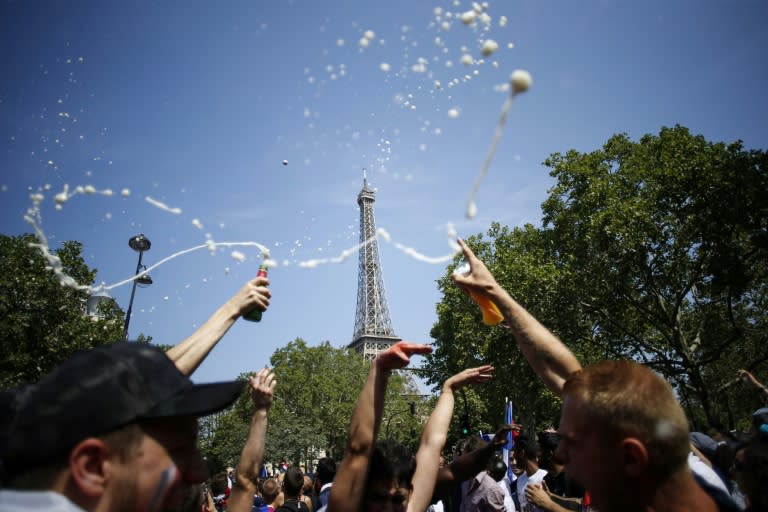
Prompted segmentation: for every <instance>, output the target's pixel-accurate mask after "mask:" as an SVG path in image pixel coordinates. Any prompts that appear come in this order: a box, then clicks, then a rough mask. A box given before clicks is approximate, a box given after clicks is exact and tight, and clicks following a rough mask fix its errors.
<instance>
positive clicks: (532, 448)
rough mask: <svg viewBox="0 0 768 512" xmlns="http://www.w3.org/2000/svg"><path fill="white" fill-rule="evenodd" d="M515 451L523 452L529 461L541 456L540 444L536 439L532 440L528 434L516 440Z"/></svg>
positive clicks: (521, 435)
mask: <svg viewBox="0 0 768 512" xmlns="http://www.w3.org/2000/svg"><path fill="white" fill-rule="evenodd" d="M514 450H516V451H522V452H524V453H525V456H526V457H528V458H529V459H536V457H538V456H539V443H537V442H536V440H535V439H531V438H530V437H528V436H527V435H526V434H520V435H519V436H517V439H515V447H514Z"/></svg>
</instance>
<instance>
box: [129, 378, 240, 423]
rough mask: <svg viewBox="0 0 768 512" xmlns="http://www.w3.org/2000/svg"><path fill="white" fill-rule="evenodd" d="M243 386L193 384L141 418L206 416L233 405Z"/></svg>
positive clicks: (235, 384)
mask: <svg viewBox="0 0 768 512" xmlns="http://www.w3.org/2000/svg"><path fill="white" fill-rule="evenodd" d="M244 385H245V383H244V382H243V381H230V382H213V383H209V384H195V385H193V386H192V387H189V388H186V389H184V390H183V391H181V392H179V393H176V394H175V395H174V396H172V397H169V398H168V399H167V400H164V401H163V403H161V404H159V405H158V406H157V407H154V408H152V409H151V410H150V411H148V412H147V413H146V414H144V415H142V417H143V418H145V419H151V418H169V417H175V416H207V415H209V414H213V413H215V412H218V411H221V410H222V409H226V408H227V407H229V406H230V405H232V404H233V403H235V400H237V399H238V397H239V396H240V394H241V393H242V392H243V386H244Z"/></svg>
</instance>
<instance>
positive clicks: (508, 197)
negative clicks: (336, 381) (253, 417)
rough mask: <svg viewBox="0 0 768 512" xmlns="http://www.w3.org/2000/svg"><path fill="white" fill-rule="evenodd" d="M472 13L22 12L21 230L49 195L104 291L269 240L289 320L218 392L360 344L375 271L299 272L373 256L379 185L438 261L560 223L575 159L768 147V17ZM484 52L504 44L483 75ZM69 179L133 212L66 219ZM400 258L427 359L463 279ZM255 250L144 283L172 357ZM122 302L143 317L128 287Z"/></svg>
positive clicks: (712, 7)
mask: <svg viewBox="0 0 768 512" xmlns="http://www.w3.org/2000/svg"><path fill="white" fill-rule="evenodd" d="M471 9H472V4H471V3H469V2H465V1H462V2H449V1H430V2H426V1H421V0H418V1H413V0H409V1H405V0H390V1H388V2H360V1H336V0H330V1H323V2H317V1H309V0H300V1H272V2H266V1H255V0H251V1H228V2H202V1H186V2H181V1H179V2H150V1H146V2H145V1H135V2H120V3H118V2H99V1H79V2H53V1H35V2H28V1H5V0H3V1H2V3H0V51H1V52H2V55H1V57H2V58H0V232H2V233H4V234H8V235H15V234H20V233H24V232H29V231H30V230H31V228H30V226H29V225H28V224H27V223H26V222H25V221H24V219H23V216H24V213H25V212H26V210H27V208H29V207H30V206H31V204H32V202H31V200H30V194H31V193H36V192H41V193H42V194H43V196H44V200H43V201H42V203H41V205H40V209H41V215H42V219H43V224H42V227H43V229H44V231H45V233H46V235H47V237H48V240H49V243H50V245H51V247H53V248H55V247H57V246H58V245H59V244H60V243H61V242H62V241H64V240H79V241H81V242H83V244H84V255H85V258H86V261H87V263H88V264H89V265H90V266H91V267H93V268H97V269H98V281H100V282H104V283H106V284H107V285H109V284H114V283H116V282H119V281H122V280H123V279H125V278H128V277H130V276H131V275H132V273H133V271H134V269H135V266H136V253H134V252H133V251H132V250H131V249H130V248H129V247H128V245H127V241H128V239H129V238H130V237H131V236H133V235H134V234H137V233H145V234H146V235H147V236H148V237H149V238H150V239H151V240H152V249H151V250H150V251H149V252H147V253H146V254H145V257H144V260H145V263H146V264H147V265H151V264H153V263H156V262H158V261H160V260H161V259H163V258H165V257H167V256H170V255H172V254H174V253H176V252H178V251H182V250H184V249H187V248H190V247H194V246H197V245H200V244H203V243H205V242H206V240H207V239H211V240H214V241H215V242H259V243H261V244H264V245H266V246H268V247H269V248H270V250H271V253H272V257H273V258H274V259H275V260H276V261H277V262H278V263H280V266H279V267H277V268H274V269H272V271H271V274H270V277H271V280H272V283H273V284H272V291H273V294H274V298H273V304H272V306H271V307H270V310H269V311H268V312H267V313H266V314H265V315H264V319H263V320H262V322H261V323H260V324H252V323H247V322H239V323H238V324H236V325H235V326H234V327H233V328H232V330H231V331H230V333H229V334H228V335H227V337H226V338H225V339H224V340H223V342H222V343H221V344H220V345H219V347H217V348H216V350H215V352H213V354H212V355H211V356H210V357H209V359H208V360H207V361H206V362H205V363H204V364H203V365H202V366H201V367H200V369H199V370H198V372H197V373H196V374H195V376H194V377H195V380H197V381H200V382H206V381H214V380H224V379H229V378H232V377H234V376H236V375H237V374H239V373H241V372H244V371H248V370H253V369H257V368H259V367H262V366H264V365H265V364H266V363H267V362H268V359H269V356H270V355H271V354H272V353H273V352H274V350H275V349H276V348H278V347H280V346H283V345H285V344H286V343H288V342H289V341H291V340H293V339H294V338H296V337H301V338H303V339H305V340H306V341H307V342H308V343H310V344H317V343H320V342H322V341H325V340H329V341H331V343H332V344H334V345H336V346H342V345H344V344H347V343H349V342H350V341H351V336H352V330H353V327H354V314H355V301H356V286H357V256H356V255H355V256H353V257H351V258H349V259H348V260H347V261H346V262H344V263H342V264H326V265H318V266H316V267H314V268H302V267H300V266H299V263H300V262H306V261H311V260H314V259H318V258H330V257H334V256H338V255H339V254H341V253H342V251H344V250H345V249H349V248H350V247H353V246H354V245H355V244H356V243H357V241H358V236H359V235H358V210H357V204H356V197H357V193H358V191H359V190H360V188H361V186H362V171H361V169H363V168H366V169H368V171H367V172H368V178H369V181H370V183H371V185H372V186H374V187H376V189H377V201H376V220H377V224H378V226H379V227H382V228H384V229H386V231H387V232H388V233H389V234H390V235H391V238H392V241H393V242H398V243H401V244H403V245H405V246H408V247H413V248H415V249H416V250H417V251H418V252H420V253H422V254H425V255H429V256H442V255H446V254H448V253H449V252H450V247H449V245H448V237H447V233H448V231H447V228H446V226H447V225H448V224H449V223H452V224H453V225H454V226H455V228H456V230H457V231H458V233H459V235H461V236H469V235H471V234H474V233H479V232H484V231H485V230H486V229H487V228H488V226H489V224H490V223H491V222H492V221H499V222H501V223H503V224H507V225H520V224H523V223H526V222H531V223H534V224H539V220H540V217H541V215H540V209H539V205H540V203H541V202H542V201H543V199H544V198H545V197H546V194H547V189H548V188H549V187H550V186H551V185H552V180H551V178H549V176H548V172H547V171H548V170H547V169H546V168H545V167H543V166H542V165H541V162H542V161H543V160H544V159H545V158H546V157H547V156H548V155H549V154H550V153H553V152H564V151H567V150H569V149H576V150H579V151H590V150H594V149H597V148H599V147H600V146H601V145H602V144H603V143H604V142H605V141H606V140H607V139H608V138H609V137H610V136H611V135H612V134H614V133H618V132H626V133H628V134H629V135H630V136H631V137H632V138H633V139H637V138H639V137H640V136H642V135H643V134H645V133H657V132H658V131H659V129H660V128H661V127H662V126H670V125H674V124H677V123H679V124H682V125H685V126H687V127H689V128H690V129H691V130H692V131H693V132H694V133H697V134H702V135H704V136H705V137H706V138H708V139H709V140H717V141H733V140H736V139H741V140H744V142H745V146H746V147H747V148H753V149H765V141H766V136H768V116H767V115H766V114H768V108H767V107H768V99H766V94H765V91H766V89H768V84H766V70H765V65H764V64H761V62H764V61H765V55H766V50H768V28H766V25H765V20H766V19H768V5H767V4H766V3H765V2H763V1H759V0H741V1H736V0H733V1H725V0H723V1H700V0H699V1H664V2H662V1H657V0H651V1H646V2H629V1H620V2H611V1H598V0H587V1H582V2H573V1H565V0H563V1H555V0H551V1H548V0H536V1H534V0H522V1H516V0H515V1H511V0H507V1H504V2H501V1H493V2H487V3H485V4H481V5H480V9H479V10H480V11H482V12H483V13H485V14H487V18H486V19H487V20H488V21H489V24H488V25H487V26H486V25H485V24H484V23H483V21H482V19H480V17H479V18H478V19H477V20H476V21H475V23H474V24H473V25H465V24H464V23H462V22H461V21H460V19H459V17H460V15H461V13H464V12H467V11H469V10H471ZM367 31H371V32H372V33H369V34H368V36H371V37H366V32H367ZM362 39H365V41H363V42H361V40H362ZM487 39H492V40H494V41H496V42H497V43H498V46H499V48H498V50H496V51H495V52H494V53H493V54H492V55H491V56H490V57H487V58H485V59H484V61H483V62H479V61H480V60H481V59H483V57H482V55H481V46H482V43H483V41H485V40H487ZM366 43H367V44H366ZM465 54H467V55H469V56H471V59H472V62H471V63H470V64H468V65H467V64H465V63H464V62H465V61H466V60H467V59H469V57H463V56H464V55H465ZM518 68H519V69H525V70H528V71H529V72H530V73H531V75H532V76H533V86H532V88H531V89H530V90H529V91H528V92H527V93H525V94H523V95H519V96H518V97H516V99H515V101H514V103H513V105H512V109H511V111H510V115H509V119H508V122H507V125H506V127H505V131H504V133H503V136H502V139H501V143H500V144H499V148H498V151H497V154H496V156H495V159H494V160H493V163H492V165H491V167H490V171H489V174H488V176H487V178H486V180H485V181H484V182H483V183H482V185H481V186H480V189H479V193H478V195H477V205H478V212H479V213H478V215H477V217H476V218H475V219H473V220H467V219H466V218H465V217H464V211H465V208H466V203H467V198H468V194H469V190H470V188H471V186H472V183H473V182H474V180H475V178H476V175H477V173H478V171H479V169H480V166H481V164H482V162H483V159H484V158H485V154H486V152H487V150H488V147H489V145H490V143H491V140H492V138H493V134H494V130H495V129H496V124H497V121H498V118H499V113H500V109H501V106H502V104H503V103H504V100H505V99H506V97H507V95H508V94H509V93H508V92H506V91H504V90H503V89H504V86H505V85H506V84H507V82H508V79H509V76H510V73H511V72H512V71H513V70H515V69H518ZM438 83H439V85H438ZM283 160H287V162H288V165H283V163H282V162H283ZM65 185H68V186H69V189H70V191H71V190H74V189H75V187H77V186H82V187H86V186H91V187H93V188H94V189H95V190H97V191H101V190H105V189H110V190H112V191H113V194H112V195H111V196H105V195H101V194H98V193H97V194H81V195H76V196H73V197H71V198H70V199H69V200H68V201H66V202H65V203H63V204H62V205H61V206H62V208H61V210H56V209H55V208H54V206H55V201H54V196H55V195H56V194H57V193H59V192H61V191H62V190H64V187H65ZM123 190H126V191H127V192H126V193H123V192H122V191H123ZM147 197H149V198H151V199H154V200H156V201H160V202H162V203H164V204H166V205H168V206H169V207H172V208H178V209H180V210H181V213H179V214H173V213H169V212H168V211H165V210H163V209H161V208H158V207H156V206H153V205H152V204H150V203H149V202H148V201H147ZM200 226H202V227H200ZM379 244H380V254H381V260H382V267H383V272H384V278H385V284H386V288H387V296H388V301H389V306H390V313H391V316H392V322H393V325H394V328H395V331H396V333H397V334H398V335H400V336H401V337H403V338H406V339H410V340H413V341H421V342H429V341H430V339H429V330H430V328H431V326H432V324H433V323H434V321H435V319H436V313H435V304H436V303H437V302H439V300H440V295H439V293H438V291H437V289H436V286H435V281H436V280H437V279H438V278H439V277H440V276H441V275H442V274H443V272H444V266H443V265H431V264H427V263H424V262H421V261H418V260H416V259H414V258H412V257H410V256H408V255H406V254H404V253H403V252H402V251H399V250H398V249H397V248H396V247H395V246H394V245H393V244H390V243H387V242H386V241H384V240H380V242H379ZM234 249H236V250H239V251H241V252H242V253H243V254H244V255H245V256H246V258H247V259H246V260H245V261H242V262H241V261H239V260H238V259H236V258H233V257H232V255H231V253H232V250H233V248H221V249H220V250H219V251H217V252H216V253H215V254H211V253H210V252H209V251H208V250H200V251H197V252H194V253H191V254H187V255H184V256H181V257H178V258H176V259H173V260H171V261H169V262H168V263H166V264H164V265H162V266H161V267H159V268H157V269H156V270H155V271H154V272H152V277H153V279H154V282H155V284H154V285H152V286H151V287H149V288H143V289H138V290H137V293H136V298H135V302H134V316H133V318H132V320H131V329H130V331H131V335H132V336H136V335H138V333H142V332H143V333H145V334H148V335H151V336H152V337H153V338H154V340H155V341H157V342H159V343H167V344H175V343H177V342H179V341H181V340H182V339H184V338H185V337H186V336H188V335H189V334H191V333H192V332H193V331H194V330H195V328H196V327H197V326H199V325H200V324H202V322H203V321H204V320H205V319H206V318H207V316H208V315H209V314H210V313H212V312H213V311H214V310H215V309H216V308H217V307H218V306H219V305H220V304H221V303H223V302H224V301H225V300H226V299H227V298H228V297H230V296H231V295H232V294H234V293H235V292H236V291H237V290H238V289H239V288H240V286H241V285H242V284H243V283H244V282H245V281H246V280H247V279H249V278H250V277H251V276H253V275H254V274H255V272H256V267H257V265H258V262H259V260H260V255H259V252H258V251H257V250H256V249H254V248H253V247H247V246H246V247H237V248H234ZM111 294H112V296H113V297H115V299H117V300H118V302H119V303H120V304H121V305H122V306H123V308H126V307H127V303H128V299H129V296H130V286H122V287H118V288H114V289H112V290H111ZM522 300H523V302H524V298H522Z"/></svg>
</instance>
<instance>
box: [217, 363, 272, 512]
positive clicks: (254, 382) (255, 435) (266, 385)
mask: <svg viewBox="0 0 768 512" xmlns="http://www.w3.org/2000/svg"><path fill="white" fill-rule="evenodd" d="M248 385H249V388H250V391H251V400H252V401H253V417H252V418H251V428H250V431H249V432H248V438H247V439H246V440H245V445H244V446H243V451H242V452H241V453H240V462H238V463H237V471H236V476H235V482H234V485H233V486H232V496H230V498H229V506H228V508H227V510H228V511H229V512H250V510H251V508H252V507H253V495H254V494H256V492H257V491H258V476H259V468H260V467H261V462H262V461H263V460H264V438H265V436H266V434H267V413H268V412H269V408H270V407H271V406H272V397H273V396H274V392H275V386H277V381H276V380H275V375H274V373H272V370H269V369H267V368H264V369H263V370H260V371H259V372H258V373H257V374H256V375H255V376H253V377H250V378H249V379H248Z"/></svg>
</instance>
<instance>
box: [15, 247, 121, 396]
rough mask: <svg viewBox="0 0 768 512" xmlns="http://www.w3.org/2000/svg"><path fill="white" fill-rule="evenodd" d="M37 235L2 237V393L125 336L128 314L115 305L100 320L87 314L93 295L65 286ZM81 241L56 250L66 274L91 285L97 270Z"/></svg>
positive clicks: (101, 313) (108, 306)
mask: <svg viewBox="0 0 768 512" xmlns="http://www.w3.org/2000/svg"><path fill="white" fill-rule="evenodd" d="M35 243H37V240H36V239H35V237H34V236H33V235H31V234H25V235H21V236H6V235H0V366H2V368H3V371H2V374H0V389H8V388H10V387H13V386H15V385H18V384H22V383H25V382H33V381H36V380H38V379H39V378H40V377H42V376H43V375H45V374H46V373H48V372H49V371H50V370H52V369H53V368H54V367H56V366H57V365H58V364H60V363H61V362H63V361H64V360H66V359H68V358H69V357H70V356H71V355H72V354H73V353H74V352H76V351H78V350H81V349H85V348H90V347H94V346H97V345H101V344H105V343H111V342H114V341H117V340H119V339H121V338H122V325H123V312H122V310H121V309H120V308H119V307H118V306H117V304H115V303H114V301H109V302H106V303H102V304H101V305H100V311H99V315H98V317H92V316H89V315H87V314H86V311H85V306H86V301H87V300H88V293H87V292H86V291H82V290H76V289H73V288H68V287H64V286H62V285H61V284H60V283H59V280H58V279H57V278H56V276H55V275H54V273H53V272H52V271H51V270H50V269H48V268H47V262H46V261H45V259H44V258H43V256H42V254H41V253H40V250H39V249H38V248H37V247H36V246H34V245H33V244H35ZM81 252H82V245H81V244H80V243H79V242H74V241H69V242H64V244H63V245H62V247H61V248H59V249H57V250H56V251H55V254H56V256H58V257H59V258H60V259H61V263H62V267H63V269H64V271H65V272H66V273H67V274H68V275H70V276H72V277H73V278H74V279H75V280H76V281H77V282H78V283H80V284H83V285H91V284H93V282H94V279H95V276H96V270H95V269H93V270H92V269H90V268H88V266H87V265H86V264H85V262H84V260H83V258H82V256H81Z"/></svg>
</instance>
